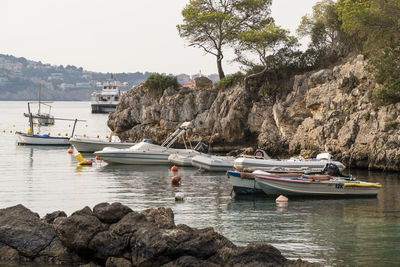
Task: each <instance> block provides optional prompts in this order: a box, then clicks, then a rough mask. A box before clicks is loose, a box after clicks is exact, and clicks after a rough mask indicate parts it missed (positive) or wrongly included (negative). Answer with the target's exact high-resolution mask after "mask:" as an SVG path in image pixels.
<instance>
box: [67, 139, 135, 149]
mask: <svg viewBox="0 0 400 267" xmlns="http://www.w3.org/2000/svg"><path fill="white" fill-rule="evenodd" d="M115 137H116V136H113V137H112V138H111V139H109V140H101V139H99V138H90V137H84V136H74V137H72V138H71V139H70V140H69V142H70V143H71V145H73V146H74V147H75V149H76V150H78V151H79V152H80V153H93V152H95V151H100V150H103V149H104V148H105V147H113V148H119V149H121V148H129V147H131V146H134V145H136V143H133V142H121V141H120V140H119V139H117V138H115Z"/></svg>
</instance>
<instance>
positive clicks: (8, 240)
mask: <svg viewBox="0 0 400 267" xmlns="http://www.w3.org/2000/svg"><path fill="white" fill-rule="evenodd" d="M53 239H54V232H53V230H52V228H51V225H49V224H48V223H46V222H44V221H41V220H40V218H39V215H38V214H37V213H33V212H32V211H30V210H29V209H27V208H25V207H24V206H22V205H17V206H14V207H10V208H6V209H1V210H0V244H1V243H2V244H5V245H7V246H10V247H12V248H15V249H16V250H17V251H18V252H19V253H20V254H21V255H23V256H25V257H35V256H36V255H37V254H38V253H39V252H40V251H41V250H43V249H44V248H46V247H47V246H48V245H49V244H50V243H51V241H52V240H53Z"/></svg>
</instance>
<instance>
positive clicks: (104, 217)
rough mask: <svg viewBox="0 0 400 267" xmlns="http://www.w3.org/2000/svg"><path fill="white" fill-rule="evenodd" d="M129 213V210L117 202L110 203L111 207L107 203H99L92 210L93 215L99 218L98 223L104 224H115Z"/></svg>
mask: <svg viewBox="0 0 400 267" xmlns="http://www.w3.org/2000/svg"><path fill="white" fill-rule="evenodd" d="M131 211H132V209H131V208H129V207H128V206H125V205H122V204H121V203H118V202H115V203H112V204H111V205H110V204H108V203H100V204H97V205H96V206H95V207H94V208H93V214H94V215H95V216H96V217H97V218H99V220H100V221H102V222H105V223H116V222H118V221H119V220H121V219H122V218H123V217H124V216H125V215H126V214H128V213H129V212H131Z"/></svg>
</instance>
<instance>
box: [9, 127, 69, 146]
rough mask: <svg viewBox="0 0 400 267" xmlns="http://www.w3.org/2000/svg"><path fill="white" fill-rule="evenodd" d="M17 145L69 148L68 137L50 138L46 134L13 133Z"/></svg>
mask: <svg viewBox="0 0 400 267" xmlns="http://www.w3.org/2000/svg"><path fill="white" fill-rule="evenodd" d="M15 135H16V138H17V143H18V145H46V146H69V145H70V143H69V137H58V136H50V135H47V134H42V135H40V134H30V131H28V133H20V132H16V133H15Z"/></svg>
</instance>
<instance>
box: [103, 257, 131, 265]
mask: <svg viewBox="0 0 400 267" xmlns="http://www.w3.org/2000/svg"><path fill="white" fill-rule="evenodd" d="M131 266H132V263H131V262H130V261H129V260H127V259H124V258H115V257H109V258H108V259H107V261H106V267H131Z"/></svg>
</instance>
